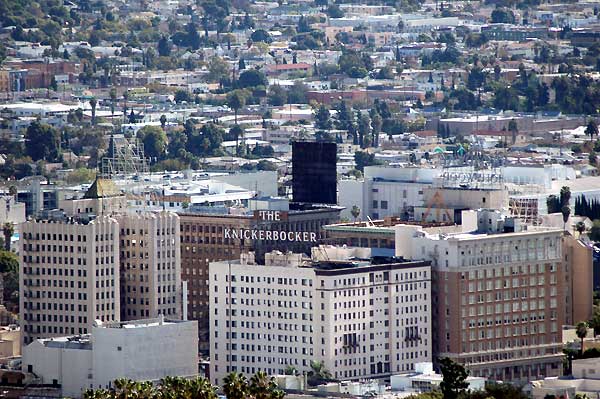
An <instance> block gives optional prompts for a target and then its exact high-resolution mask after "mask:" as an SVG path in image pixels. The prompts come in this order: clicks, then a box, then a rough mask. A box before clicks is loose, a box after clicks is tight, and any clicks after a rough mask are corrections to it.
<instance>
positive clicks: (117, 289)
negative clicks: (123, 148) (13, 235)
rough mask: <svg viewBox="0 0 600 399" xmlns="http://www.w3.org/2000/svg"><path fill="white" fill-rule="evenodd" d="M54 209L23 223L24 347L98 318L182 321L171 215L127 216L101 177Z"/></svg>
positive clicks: (175, 224)
mask: <svg viewBox="0 0 600 399" xmlns="http://www.w3.org/2000/svg"><path fill="white" fill-rule="evenodd" d="M59 206H60V207H61V209H60V210H53V211H45V212H43V213H42V214H40V215H38V216H37V218H35V219H32V220H29V221H27V222H25V223H23V224H22V225H21V231H22V236H21V240H20V251H19V254H20V257H21V268H20V290H19V293H20V300H21V303H20V306H21V309H22V315H21V323H22V324H21V325H22V331H23V342H24V343H25V344H28V343H30V342H32V341H33V340H35V339H38V338H48V337H53V336H61V335H71V334H84V333H88V332H89V331H90V328H91V326H92V325H93V323H94V322H95V320H100V321H102V322H113V321H121V320H123V319H124V320H134V319H141V318H149V317H150V318H152V317H158V316H159V315H163V316H168V317H169V318H173V319H176V318H181V315H182V283H181V261H180V256H181V250H180V245H181V244H180V231H179V230H180V227H179V217H178V216H177V215H176V214H174V213H170V212H164V211H163V212H141V213H127V212H126V198H125V196H124V195H123V194H122V193H121V192H120V190H118V188H117V187H116V186H115V185H114V183H113V182H112V181H110V180H107V179H102V178H98V179H96V181H95V182H94V184H92V186H91V187H90V188H89V190H88V191H87V192H86V193H85V195H84V196H83V198H78V199H70V200H61V201H60V204H59Z"/></svg>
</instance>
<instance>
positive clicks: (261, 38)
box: [250, 29, 273, 43]
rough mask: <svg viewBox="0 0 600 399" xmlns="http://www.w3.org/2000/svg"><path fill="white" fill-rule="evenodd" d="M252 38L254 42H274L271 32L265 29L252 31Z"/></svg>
mask: <svg viewBox="0 0 600 399" xmlns="http://www.w3.org/2000/svg"><path fill="white" fill-rule="evenodd" d="M250 40H252V41H253V42H263V43H272V42H273V38H272V37H271V35H270V34H269V32H267V31H266V30H264V29H257V30H255V31H254V32H252V34H251V35H250Z"/></svg>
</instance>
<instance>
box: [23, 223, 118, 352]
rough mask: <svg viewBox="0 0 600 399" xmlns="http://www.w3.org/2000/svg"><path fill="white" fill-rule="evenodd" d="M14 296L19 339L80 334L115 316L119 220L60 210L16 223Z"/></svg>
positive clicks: (116, 312) (116, 305) (26, 340)
mask: <svg viewBox="0 0 600 399" xmlns="http://www.w3.org/2000/svg"><path fill="white" fill-rule="evenodd" d="M19 244H20V248H19V254H20V270H19V287H20V289H19V296H20V309H21V319H20V323H21V331H22V336H23V338H22V339H23V343H24V344H29V343H31V342H32V341H33V340H35V339H38V338H47V337H54V336H62V335H66V334H85V333H88V332H89V328H90V327H91V326H92V324H93V322H94V320H101V321H119V317H120V307H119V224H118V222H117V221H116V220H115V219H114V218H111V217H108V216H101V217H97V218H95V219H92V220H90V219H88V218H87V217H82V218H79V217H67V216H66V215H65V214H64V213H62V212H56V213H54V214H53V215H48V216H47V217H46V218H44V219H41V218H40V219H38V220H31V221H28V222H26V223H23V224H22V225H21V239H20V240H19Z"/></svg>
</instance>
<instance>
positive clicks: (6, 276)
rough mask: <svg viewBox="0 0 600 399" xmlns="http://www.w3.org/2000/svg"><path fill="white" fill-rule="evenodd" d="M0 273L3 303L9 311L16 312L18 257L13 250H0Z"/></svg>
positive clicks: (17, 301)
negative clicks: (2, 286)
mask: <svg viewBox="0 0 600 399" xmlns="http://www.w3.org/2000/svg"><path fill="white" fill-rule="evenodd" d="M5 241H6V240H5ZM5 245H6V243H5ZM0 273H1V274H2V280H3V284H4V292H3V295H4V297H3V298H2V299H3V301H4V304H5V305H6V307H7V308H8V309H9V310H10V311H12V312H18V307H19V258H18V256H17V255H16V254H15V253H14V252H12V251H2V250H0Z"/></svg>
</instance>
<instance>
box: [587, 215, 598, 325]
mask: <svg viewBox="0 0 600 399" xmlns="http://www.w3.org/2000/svg"><path fill="white" fill-rule="evenodd" d="M588 236H589V237H590V240H592V241H600V219H595V220H594V222H593V224H592V228H591V229H590V232H589V234H588ZM599 326H600V324H599ZM599 330H600V327H599Z"/></svg>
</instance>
